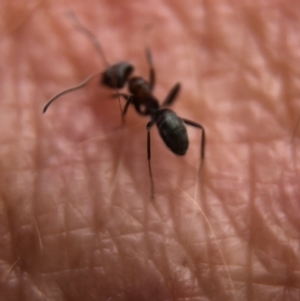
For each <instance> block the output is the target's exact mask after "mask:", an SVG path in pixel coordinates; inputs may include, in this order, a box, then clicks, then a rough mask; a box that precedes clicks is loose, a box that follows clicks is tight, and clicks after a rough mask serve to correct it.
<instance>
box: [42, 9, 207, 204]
mask: <svg viewBox="0 0 300 301" xmlns="http://www.w3.org/2000/svg"><path fill="white" fill-rule="evenodd" d="M71 17H72V18H73V20H74V21H75V25H76V27H77V28H78V29H79V30H80V31H81V32H83V33H84V34H85V35H86V36H87V37H88V38H90V39H91V40H92V41H93V43H94V45H95V46H96V49H97V50H98V51H99V52H100V54H101V56H102V58H103V60H104V62H105V63H106V66H107V68H106V70H105V71H104V72H103V73H101V83H102V84H103V85H105V86H106V87H109V88H112V89H115V90H117V93H116V94H114V95H113V97H120V96H122V97H123V98H125V100H126V104H125V107H124V109H123V110H121V111H122V120H123V122H124V117H125V115H126V113H127V110H128V107H129V105H130V104H132V105H133V106H134V108H135V110H136V112H137V113H138V114H140V115H143V116H150V118H151V120H150V121H149V122H148V123H147V126H146V129H147V159H148V169H149V176H150V182H151V198H154V184H153V176H152V169H151V137H150V129H151V128H152V126H153V125H154V124H155V123H156V125H157V128H158V132H159V134H160V136H161V138H162V140H163V141H164V143H165V145H166V146H167V147H168V148H169V149H170V150H171V151H172V152H173V153H174V154H176V155H178V156H183V155H185V153H186V151H187V149H188V146H189V140H188V135H187V130H186V126H185V124H187V125H190V126H193V127H196V128H198V129H201V130H202V138H201V146H200V158H201V161H203V160H204V150H205V130H204V127H203V126H202V125H201V124H199V123H196V122H194V121H190V120H188V119H184V118H181V117H179V116H178V115H177V114H176V113H175V112H173V111H172V110H170V109H167V108H165V107H167V106H170V105H172V104H173V103H174V101H175V100H176V98H177V96H178V93H179V90H180V84H179V83H177V84H176V85H175V86H174V87H173V88H172V89H171V90H170V92H169V94H168V95H167V97H166V99H165V100H164V102H163V103H162V105H160V104H159V102H158V100H157V99H156V97H155V96H154V95H153V93H152V91H153V89H154V86H155V70H154V67H153V62H152V56H151V52H150V50H149V49H147V50H146V57H147V62H148V65H149V82H148V81H146V80H145V79H143V78H142V77H137V76H134V77H130V76H131V74H132V73H133V71H134V67H133V65H132V64H130V63H128V62H121V63H117V64H114V65H109V64H108V62H107V60H106V58H105V55H104V52H103V50H102V47H101V44H100V42H99V41H98V40H97V39H96V37H95V36H94V35H93V34H92V33H91V32H90V31H88V30H87V29H86V28H85V27H83V26H82V25H81V24H80V23H79V21H78V20H77V18H76V17H75V15H74V14H71ZM97 75H99V73H95V74H92V75H90V76H89V77H88V78H86V79H85V80H84V81H83V82H82V83H80V84H79V85H77V86H75V87H72V88H69V89H67V90H64V91H62V92H60V93H58V94H57V95H55V96H54V97H52V98H51V99H50V100H49V101H48V103H47V104H46V106H45V107H44V110H43V112H44V113H45V112H46V111H47V109H48V107H49V106H50V105H51V104H52V102H53V101H55V100H56V99H57V98H59V97H60V96H62V95H64V94H66V93H69V92H71V91H74V90H77V89H81V88H83V87H84V86H85V85H86V84H87V83H88V82H89V81H90V80H91V79H92V78H93V77H95V76H97ZM127 82H128V90H129V92H130V94H126V93H119V90H118V89H121V88H123V87H124V86H125V84H126V83H127Z"/></svg>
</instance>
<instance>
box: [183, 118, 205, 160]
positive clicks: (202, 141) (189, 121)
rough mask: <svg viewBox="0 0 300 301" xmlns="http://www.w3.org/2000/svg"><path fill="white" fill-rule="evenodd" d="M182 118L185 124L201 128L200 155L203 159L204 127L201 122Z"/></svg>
mask: <svg viewBox="0 0 300 301" xmlns="http://www.w3.org/2000/svg"><path fill="white" fill-rule="evenodd" d="M182 120H183V121H184V123H185V124H187V125H190V126H193V127H195V128H198V129H200V130H202V138H201V146H200V157H201V159H202V161H203V160H204V156H205V130H204V127H203V126H202V125H201V124H199V123H196V122H194V121H191V120H188V119H184V118H182Z"/></svg>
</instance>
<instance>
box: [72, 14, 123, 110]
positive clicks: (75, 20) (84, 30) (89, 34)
mask: <svg viewBox="0 0 300 301" xmlns="http://www.w3.org/2000/svg"><path fill="white" fill-rule="evenodd" d="M68 16H69V18H70V19H71V20H72V22H73V23H74V25H75V27H76V29H77V30H78V31H79V32H81V33H82V34H83V35H85V36H86V37H87V38H88V39H89V40H91V41H92V43H93V44H94V46H95V49H96V50H97V51H98V53H99V54H100V56H101V57H102V60H103V62H104V64H105V65H106V68H108V67H109V63H108V60H107V58H106V56H105V54H104V51H103V48H102V45H101V43H100V41H99V40H98V39H97V37H96V36H95V35H94V34H93V33H92V32H91V31H90V30H88V29H87V28H86V27H84V26H83V25H82V23H81V22H80V21H79V20H78V18H77V16H76V15H75V13H74V12H73V11H72V10H71V11H69V12H68ZM117 80H118V79H116V83H117ZM116 90H117V95H118V100H119V107H120V111H121V114H122V106H121V100H120V93H119V89H118V88H116Z"/></svg>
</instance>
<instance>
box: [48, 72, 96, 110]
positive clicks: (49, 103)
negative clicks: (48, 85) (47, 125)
mask: <svg viewBox="0 0 300 301" xmlns="http://www.w3.org/2000/svg"><path fill="white" fill-rule="evenodd" d="M100 74H101V73H100V72H97V73H94V74H92V75H90V76H88V77H87V78H86V79H85V80H84V81H83V82H81V83H80V84H79V85H77V86H74V87H71V88H69V89H67V90H64V91H61V92H59V93H58V94H56V95H54V96H53V97H52V98H50V100H49V101H48V103H47V104H46V105H45V107H44V109H43V113H46V111H47V110H48V108H49V106H50V105H51V104H52V103H53V102H54V101H55V100H56V99H57V98H59V97H60V96H62V95H64V94H67V93H69V92H72V91H75V90H78V89H81V88H83V87H84V86H85V85H87V84H88V83H89V81H90V80H91V79H93V78H94V77H95V76H97V75H100Z"/></svg>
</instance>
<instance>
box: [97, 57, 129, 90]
mask: <svg viewBox="0 0 300 301" xmlns="http://www.w3.org/2000/svg"><path fill="white" fill-rule="evenodd" d="M133 70H134V67H133V66H132V65H131V64H130V63H127V62H121V63H117V64H114V65H112V66H110V67H108V68H107V69H106V71H104V72H103V73H102V79H101V83H102V84H103V85H105V86H107V87H109V88H113V89H121V88H123V87H124V85H125V84H126V82H127V81H128V78H129V77H130V75H131V74H132V72H133Z"/></svg>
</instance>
